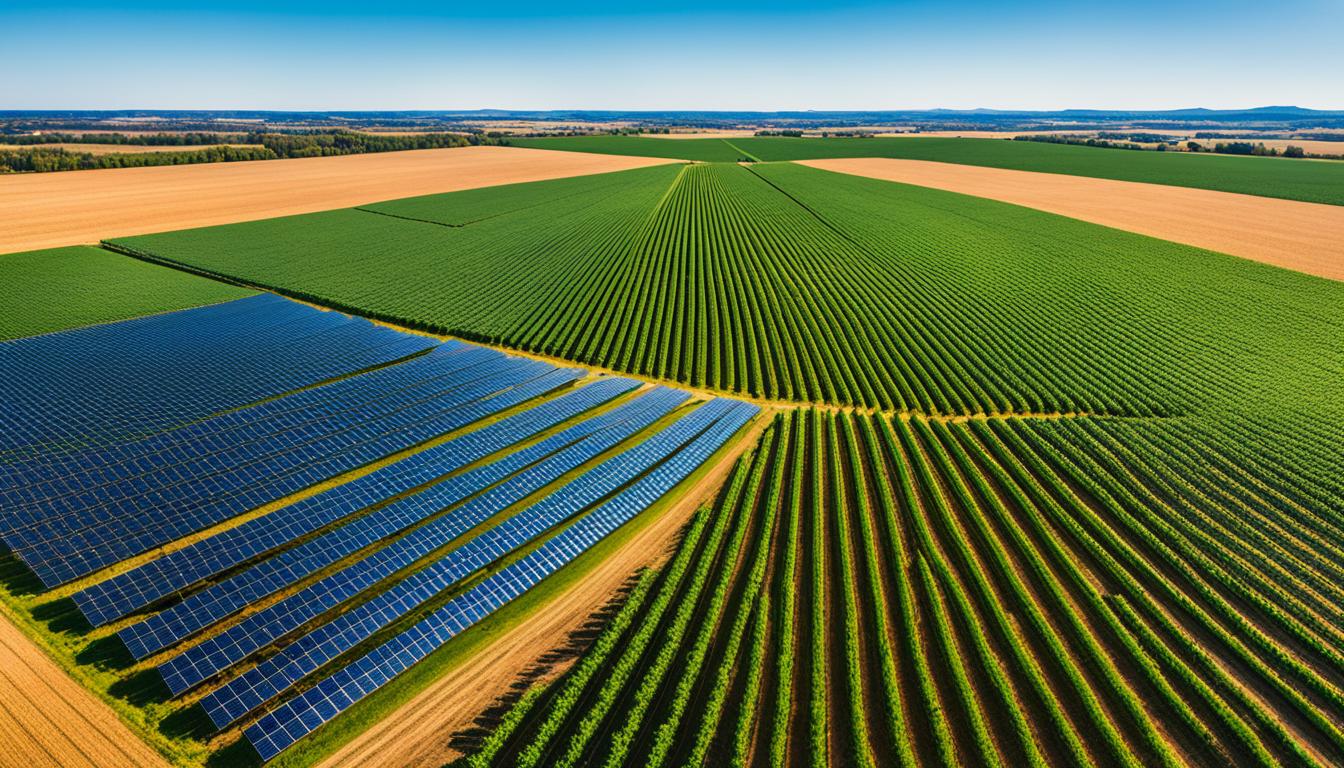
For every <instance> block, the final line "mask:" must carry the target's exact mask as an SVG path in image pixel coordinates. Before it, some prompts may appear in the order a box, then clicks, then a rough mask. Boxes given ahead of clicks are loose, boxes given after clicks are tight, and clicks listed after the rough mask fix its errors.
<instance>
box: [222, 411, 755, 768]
mask: <svg viewBox="0 0 1344 768" xmlns="http://www.w3.org/2000/svg"><path fill="white" fill-rule="evenodd" d="M757 410H758V409H757V408H756V407H755V406H753V405H749V404H746V403H737V404H735V405H734V406H733V407H732V408H731V409H730V410H729V412H728V413H727V414H725V415H724V417H723V418H721V419H720V420H718V421H717V422H716V423H715V424H714V425H713V426H712V427H711V428H710V429H708V430H706V431H704V432H703V433H702V434H701V435H700V436H698V437H697V438H696V439H695V440H693V441H692V442H691V443H690V444H689V445H687V446H686V447H685V448H683V449H682V450H681V452H679V453H678V455H677V456H676V457H674V458H673V459H672V460H670V461H667V462H664V463H663V464H662V465H660V466H659V467H658V468H656V469H654V470H653V471H652V472H650V473H649V474H648V475H646V476H645V477H643V478H641V479H640V480H639V481H637V482H636V483H635V484H634V485H632V486H631V487H629V488H627V489H626V490H624V491H622V492H621V493H619V494H618V495H616V496H615V497H613V498H612V499H611V500H609V501H607V502H606V503H605V504H603V505H602V507H600V508H599V509H598V510H596V511H594V512H593V513H591V514H589V515H588V516H586V517H584V518H583V519H581V520H579V521H578V522H576V523H575V524H574V525H572V526H570V527H569V528H567V529H566V530H564V531H562V532H561V533H559V534H557V535H556V536H555V537H553V538H552V539H550V540H549V541H547V542H546V543H545V544H543V545H542V546H541V547H539V548H538V549H537V550H535V551H534V552H532V553H530V554H528V555H526V556H524V557H523V558H522V559H520V560H519V561H518V562H516V563H513V564H512V565H510V566H508V567H506V568H504V569H502V570H501V571H499V572H498V573H495V574H493V575H491V576H489V577H487V578H486V579H485V580H483V581H482V582H481V583H480V584H478V585H477V586H475V587H473V588H472V589H471V590H469V591H468V592H467V593H465V594H463V595H461V596H460V597H457V598H454V599H453V600H451V601H449V602H448V604H446V605H445V606H444V607H442V608H440V609H439V610H438V611H436V612H434V613H433V614H431V615H430V616H429V617H427V618H426V619H424V620H422V621H420V622H419V623H417V624H415V625H414V626H412V627H411V628H410V629H407V630H406V631H404V632H402V633H401V634H399V635H397V636H395V637H393V638H392V639H390V640H388V641H387V642H385V643H383V644H382V645H380V646H378V647H377V648H375V649H374V650H373V651H371V652H370V653H368V654H367V655H365V656H364V657H362V658H361V659H359V660H358V661H356V662H354V663H352V664H350V665H348V666H346V667H345V668H343V669H341V670H338V671H336V672H335V673H333V674H332V675H331V676H329V677H328V678H326V679H325V680H323V681H322V682H321V683H319V684H318V685H317V686H315V687H313V688H311V689H309V690H308V691H305V692H304V693H302V694H300V695H298V696H297V697H295V698H293V699H291V700H289V701H287V702H285V703H284V704H282V705H280V706H279V707H277V708H275V709H274V710H272V711H270V712H268V713H266V714H265V715H263V716H262V717H261V718H260V719H259V720H258V721H257V722H256V723H255V724H254V725H252V726H251V727H249V728H247V729H246V730H245V731H244V735H245V736H246V738H247V740H248V742H249V743H251V744H252V745H253V747H254V748H255V749H256V750H257V752H258V753H259V754H260V755H261V757H262V759H263V760H270V759H271V758H273V757H275V756H276V755H278V754H280V752H282V751H284V750H285V749H286V748H288V747H289V746H290V745H291V744H293V743H294V742H296V741H298V740H299V739H300V738H302V737H303V736H305V735H307V734H309V733H311V732H312V731H314V730H316V729H317V728H318V727H320V725H321V724H323V723H326V722H327V721H329V720H331V719H332V718H334V717H335V716H336V715H338V714H340V713H341V712H343V711H344V710H345V709H347V708H349V706H351V705H352V704H353V703H354V702H357V701H359V700H360V699H362V698H363V697H364V696H366V695H368V694H369V693H370V692H371V691H373V690H376V689H377V688H379V687H381V686H383V685H385V684H386V683H387V682H389V681H390V680H392V679H393V678H394V677H396V676H397V675H398V674H400V673H401V672H404V671H405V670H407V669H409V668H410V667H411V666H413V665H414V664H415V663H417V662H419V661H420V660H422V659H424V658H425V657H426V656H428V655H429V654H430V653H432V652H433V650H435V649H437V648H439V647H441V646H442V645H443V644H444V643H446V642H447V641H448V640H449V639H451V638H452V637H453V636H454V635H456V634H458V633H460V632H461V631H462V629H464V628H465V627H464V622H463V621H462V620H461V618H460V617H461V615H462V613H463V612H464V611H467V612H468V615H469V616H471V615H475V616H476V617H477V618H475V619H473V622H474V621H476V620H479V616H480V612H482V611H484V612H486V613H488V612H490V611H493V610H495V609H497V608H499V607H500V606H501V605H503V604H504V603H505V602H507V600H508V599H510V598H508V597H507V594H508V593H507V592H504V593H501V592H500V589H499V585H501V584H507V583H510V582H514V581H516V580H518V579H520V578H521V576H520V574H521V573H522V572H524V571H525V570H527V569H528V568H534V569H536V570H538V571H540V572H542V573H545V574H547V575H549V574H550V573H554V572H555V571H556V570H558V569H559V568H561V567H563V566H564V565H566V564H568V563H569V562H570V561H572V560H573V559H574V558H575V557H577V554H576V553H574V550H573V549H572V548H569V549H567V548H566V547H564V546H563V544H564V543H569V542H572V541H574V540H579V541H586V542H589V543H591V542H593V541H596V540H600V539H601V538H602V537H604V536H606V535H608V534H610V533H611V532H612V531H613V530H615V529H616V528H617V527H619V526H620V525H623V524H624V523H625V522H627V521H629V520H630V519H631V518H633V517H634V516H635V515H637V514H638V513H639V512H641V511H643V510H644V509H646V508H647V507H648V506H649V504H651V503H652V500H653V499H657V498H659V497H661V496H662V495H663V494H664V493H666V492H667V491H668V490H670V489H671V488H672V487H674V486H675V485H676V484H677V483H679V482H681V481H682V480H684V479H685V478H686V477H687V476H689V475H690V474H691V472H693V471H694V470H695V468H696V467H697V466H699V465H700V464H702V463H703V462H704V461H705V460H706V459H707V458H708V457H709V456H710V455H711V454H713V452H714V451H715V450H717V449H718V448H719V447H720V446H722V445H723V443H724V442H725V441H727V439H728V438H729V437H730V436H731V435H732V434H733V433H735V432H736V431H737V430H738V429H740V428H741V427H742V425H744V424H745V423H746V422H747V421H748V420H749V419H750V418H751V417H752V416H753V415H754V414H755V413H756V412H757ZM589 545H590V544H589ZM587 546H588V545H585V546H584V547H583V548H582V549H581V550H579V551H580V552H581V551H582V550H583V549H586V548H587ZM470 623H471V622H468V623H467V625H468V626H469V624H470Z"/></svg>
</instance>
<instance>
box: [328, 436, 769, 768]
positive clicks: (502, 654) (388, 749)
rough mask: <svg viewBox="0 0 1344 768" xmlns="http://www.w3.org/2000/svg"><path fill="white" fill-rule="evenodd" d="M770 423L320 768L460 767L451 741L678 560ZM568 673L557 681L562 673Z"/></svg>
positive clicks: (722, 453)
mask: <svg viewBox="0 0 1344 768" xmlns="http://www.w3.org/2000/svg"><path fill="white" fill-rule="evenodd" d="M769 423H770V417H769V415H768V414H765V415H762V416H760V417H758V418H757V419H756V421H754V422H753V423H752V424H750V425H749V426H748V427H747V428H746V429H745V430H744V431H743V432H742V433H740V434H738V435H737V436H735V438H734V440H733V442H731V443H729V444H728V445H726V446H724V448H722V449H721V450H720V453H719V455H718V456H717V457H715V458H712V459H711V460H710V461H708V462H706V463H705V465H704V466H703V467H702V468H701V470H700V472H699V473H698V474H697V476H693V477H692V478H691V480H690V481H689V483H690V484H689V485H688V486H687V488H686V490H685V492H683V493H681V494H680V495H679V496H677V497H676V498H674V499H667V500H665V501H663V502H662V503H660V505H659V507H657V508H655V509H651V510H649V511H648V512H647V513H646V514H645V515H644V516H642V517H641V518H639V519H638V520H637V521H635V522H634V523H633V524H632V525H631V527H630V529H629V530H627V531H624V532H623V533H624V534H625V535H624V537H623V538H622V539H620V540H619V541H613V542H612V543H613V545H614V546H612V547H611V548H610V551H609V552H598V553H595V555H600V557H594V558H593V559H592V561H591V562H590V563H577V564H576V567H575V569H574V572H573V573H572V574H568V576H569V578H568V580H567V581H566V582H565V583H564V584H562V585H559V586H558V587H557V589H556V593H555V594H554V596H553V597H551V598H550V599H549V600H547V601H546V602H545V603H544V604H542V605H539V606H537V607H536V608H535V610H532V611H529V612H527V613H526V614H520V615H519V616H518V617H517V618H516V619H514V620H513V621H510V622H508V623H507V624H503V625H502V626H501V628H500V629H499V630H498V631H497V632H494V633H492V636H491V637H490V638H489V639H488V640H487V641H486V644H484V645H483V646H482V647H481V648H480V649H479V650H476V651H475V652H474V653H472V655H471V656H470V657H469V658H467V659H466V660H465V661H464V662H463V663H462V665H461V666H458V667H455V668H453V669H452V670H451V671H449V672H448V673H447V674H443V675H442V676H440V677H438V678H437V679H434V680H433V682H432V684H430V685H429V686H428V687H426V688H425V689H424V690H423V691H421V692H420V693H418V694H416V695H415V696H414V697H413V698H411V699H410V700H409V701H407V702H406V703H404V704H402V705H401V706H400V707H399V708H397V709H396V710H394V711H393V712H392V714H390V715H388V716H386V717H384V718H383V719H381V720H379V721H378V722H377V723H375V724H373V725H372V726H370V727H369V728H368V729H367V730H365V731H364V732H363V733H361V734H360V735H359V736H357V737H356V738H355V739H353V740H351V741H350V742H348V743H347V744H346V745H344V746H343V747H341V748H340V749H338V750H337V751H335V752H333V753H332V754H331V756H330V757H328V758H327V759H325V760H323V761H322V762H320V763H318V765H319V766H320V768H347V767H353V766H364V765H375V764H377V765H381V764H387V765H399V766H408V767H409V766H417V767H421V768H431V767H432V768H437V766H441V765H444V764H445V763H448V762H449V761H452V760H454V759H456V758H457V757H459V756H460V755H461V753H460V752H459V751H458V750H457V749H456V748H455V747H454V746H453V745H452V744H451V743H450V737H451V736H452V735H453V734H454V733H456V732H458V731H460V730H462V729H465V728H467V727H469V726H470V725H471V724H472V722H473V720H474V718H476V717H477V716H478V715H479V714H480V712H481V709H482V708H483V707H484V706H485V705H487V704H489V703H490V701H491V700H492V699H493V698H497V697H499V696H503V695H504V694H506V693H507V692H508V691H509V689H510V688H511V687H512V685H513V684H514V683H515V682H517V680H518V678H519V676H520V675H521V674H522V673H523V672H525V671H526V670H527V669H529V668H530V667H532V666H533V665H534V664H535V663H536V662H537V661H538V660H539V659H540V658H541V657H542V656H544V655H546V654H548V653H550V652H551V651H554V650H555V649H556V645H557V638H563V637H566V636H568V634H569V633H570V632H573V631H574V630H577V629H579V628H580V627H581V626H582V625H584V624H585V623H586V622H587V621H588V620H589V617H590V616H591V615H592V614H593V613H594V612H595V611H597V610H598V609H600V608H601V607H602V606H603V605H604V604H606V603H607V602H608V601H609V600H610V599H611V598H612V597H613V595H615V594H616V593H617V592H618V591H619V590H620V589H621V587H622V585H623V584H625V583H627V581H628V580H629V578H630V576H631V574H633V573H635V572H637V571H638V570H639V569H641V568H645V567H657V566H659V565H661V564H662V563H663V561H665V560H666V559H667V557H668V555H669V554H670V552H671V549H672V548H673V547H672V544H674V542H675V537H676V534H677V532H678V531H679V530H681V529H682V527H683V526H684V525H685V524H686V522H687V521H688V520H689V519H690V517H691V515H692V514H693V513H694V512H695V511H696V510H697V509H698V508H699V507H700V506H701V505H702V504H706V503H708V502H710V501H711V500H712V496H713V494H714V493H715V492H716V491H717V490H718V489H719V487H720V486H721V485H722V484H723V482H724V481H725V479H726V478H727V476H728V473H729V471H730V470H731V469H732V468H733V466H734V465H735V463H736V462H737V461H738V460H739V459H740V457H741V456H742V455H744V454H745V453H746V452H747V451H749V450H751V449H753V448H756V447H757V445H758V441H759V438H760V436H761V434H762V432H764V430H765V429H766V427H767V426H768V425H769ZM564 666H567V665H560V666H558V667H557V668H556V669H554V670H552V674H555V673H558V672H562V671H563V668H564Z"/></svg>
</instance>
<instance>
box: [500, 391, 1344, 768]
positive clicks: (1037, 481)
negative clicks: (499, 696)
mask: <svg viewBox="0 0 1344 768" xmlns="http://www.w3.org/2000/svg"><path fill="white" fill-rule="evenodd" d="M1189 429H1190V427H1188V426H1186V425H1184V424H1182V423H1180V422H1162V421H1159V422H1138V423H1127V422H1123V421H1114V420H1093V419H1076V420H1057V421H1044V420H1027V419H1006V420H971V421H968V422H958V423H945V422H941V421H926V420H923V419H919V418H915V419H900V418H895V419H893V418H890V417H884V416H877V415H873V416H865V415H849V414H837V413H818V412H814V411H791V412H787V413H784V414H781V415H779V416H777V418H776V422H775V423H774V425H773V426H772V427H771V429H770V430H769V431H768V432H767V434H766V436H765V437H764V438H763V441H762V443H761V445H760V448H759V450H758V452H757V453H756V455H755V456H754V458H752V459H750V460H744V461H743V463H742V464H741V465H740V466H739V468H738V470H737V472H736V474H735V479H734V481H733V483H732V484H731V485H730V486H729V488H728V489H727V490H726V491H725V492H724V493H723V494H722V495H721V497H720V498H719V500H718V501H717V502H716V504H715V505H714V506H713V507H712V508H707V509H706V510H703V511H702V513H701V514H700V516H699V517H698V518H697V520H696V523H695V524H694V525H693V527H692V528H691V529H690V533H689V534H688V536H687V539H686V542H685V544H684V545H683V546H682V548H681V549H679V551H678V554H677V555H676V559H675V560H674V561H673V564H672V565H671V566H669V567H668V569H666V570H665V572H664V575H661V576H660V577H659V578H658V579H657V581H656V582H655V583H654V584H653V585H652V587H651V588H650V590H651V591H650V593H649V595H648V596H647V597H645V596H642V595H641V596H640V600H641V601H642V602H643V604H644V605H646V606H651V607H643V606H641V605H636V607H635V608H634V610H635V611H638V612H639V616H638V618H636V619H634V620H628V619H627V620H619V619H618V620H617V621H615V622H614V623H613V624H612V625H611V627H610V628H609V629H608V630H607V631H606V632H605V634H603V635H602V636H601V637H600V638H599V640H598V641H597V647H598V648H599V649H600V654H601V656H600V660H599V659H598V658H597V657H589V659H591V660H593V664H592V665H591V666H592V669H590V668H589V664H588V661H589V659H586V660H585V662H584V663H583V664H581V665H580V667H579V669H578V671H577V672H575V673H573V674H571V675H570V676H568V677H566V678H563V679H562V680H561V681H560V682H558V683H557V684H556V690H557V691H559V693H557V694H555V695H551V694H549V693H548V694H545V695H542V694H529V696H528V697H527V698H525V699H524V702H525V704H524V705H523V706H521V707H520V708H519V709H518V710H516V711H515V713H514V714H511V715H509V716H508V717H507V718H506V722H509V723H510V724H511V725H510V728H509V729H508V730H507V731H506V732H501V733H499V734H496V736H495V739H494V741H493V742H492V744H494V747H493V750H494V751H492V752H491V753H490V757H491V759H494V760H496V761H497V764H506V765H507V764H524V765H529V764H537V763H536V761H535V758H534V759H515V757H517V756H539V755H547V754H555V753H557V750H562V749H564V748H565V747H566V746H568V747H569V751H568V752H566V757H567V758H570V760H575V759H578V758H581V762H583V763H585V764H605V765H619V764H631V763H637V764H645V765H667V764H678V765H681V764H732V765H752V764H770V765H783V764H791V765H800V764H806V765H965V764H976V765H1095V766H1101V765H1131V766H1145V765H1168V766H1180V765H1219V764H1238V765H1243V764H1250V765H1265V766H1269V765H1281V764H1298V765H1321V766H1324V765H1331V764H1336V763H1337V762H1338V761H1339V760H1340V759H1341V758H1344V739H1341V738H1340V736H1341V732H1340V728H1341V726H1344V700H1341V699H1340V695H1339V693H1340V691H1339V687H1338V686H1339V684H1340V683H1339V681H1340V675H1341V668H1340V666H1339V665H1338V663H1337V662H1336V661H1335V659H1336V656H1337V654H1338V653H1339V652H1340V650H1341V649H1342V648H1344V643H1342V642H1341V641H1340V637H1339V636H1338V634H1337V633H1336V632H1335V631H1334V630H1333V629H1332V628H1333V627H1337V626H1338V617H1337V610H1335V609H1332V608H1331V606H1332V605H1334V606H1337V605H1338V602H1334V603H1331V602H1330V601H1331V600H1333V599H1334V598H1335V596H1336V589H1337V588H1336V587H1335V586H1334V585H1335V583H1336V582H1333V581H1331V579H1330V578H1329V574H1330V573H1333V571H1334V569H1335V568H1338V567H1340V565H1341V564H1344V563H1342V562H1341V560H1340V558H1338V557H1337V556H1336V552H1334V551H1331V550H1329V549H1326V550H1322V551H1318V552H1316V553H1315V557H1314V559H1312V560H1308V559H1305V558H1298V559H1292V560H1289V559H1288V555H1289V554H1291V549H1292V547H1291V542H1292V541H1294V540H1298V539H1302V538H1303V537H1304V536H1306V535H1307V533H1308V532H1307V530H1306V528H1305V525H1306V524H1308V523H1310V522H1311V521H1304V520H1302V519H1299V517H1298V516H1296V515H1294V514H1293V513H1292V511H1291V506H1280V505H1276V504H1275V503H1273V499H1274V494H1275V492H1276V491H1278V490H1280V489H1279V488H1278V487H1277V483H1273V482H1266V483H1263V484H1262V485H1261V486H1260V487H1256V486H1255V485H1254V484H1251V483H1245V482H1242V483H1230V484H1229V483H1228V478H1229V476H1230V471H1229V470H1228V469H1226V468H1223V469H1220V470H1219V472H1218V473H1216V474H1215V473H1213V471H1212V470H1213V469H1214V468H1213V467H1212V466H1211V465H1207V464H1200V463H1199V461H1200V460H1199V459H1198V458H1197V457H1196V456H1194V455H1193V453H1194V452H1193V451H1192V450H1190V449H1188V448H1186V447H1185V446H1186V443H1185V442H1184V438H1187V437H1188V430H1189ZM1131 448H1132V449H1133V450H1131ZM1223 458H1224V460H1225V463H1227V464H1228V465H1229V466H1240V464H1239V463H1238V462H1237V460H1236V459H1235V458H1231V457H1223ZM1218 489H1222V490H1225V491H1226V493H1224V494H1221V495H1216V494H1215V491H1216V490H1218ZM1184 496H1190V497H1195V496H1197V497H1198V498H1199V499H1200V500H1201V506H1200V507H1198V508H1196V507H1194V506H1193V505H1185V506H1183V505H1182V504H1181V499H1182V498H1183V497H1184ZM1196 509H1198V510H1202V512H1201V513H1199V514H1196ZM1252 513H1253V514H1254V515H1255V516H1256V519H1257V520H1262V521H1264V523H1265V524H1267V525H1272V526H1274V530H1276V531H1278V532H1281V534H1282V535H1281V536H1279V537H1275V538H1272V539H1271V538H1267V537H1264V536H1256V535H1252V534H1253V533H1254V531H1252V530H1251V529H1248V528H1237V527H1233V526H1231V525H1227V524H1225V523H1219V521H1221V520H1224V519H1226V520H1230V519H1232V516H1233V515H1234V514H1252ZM1215 523H1218V524H1215ZM1214 531H1217V532H1218V533H1217V535H1215V533H1214ZM702 532H708V535H706V534H705V533H702ZM706 542H710V543H708V544H707V543H706ZM715 542H721V543H715ZM1238 553H1240V556H1237V554H1238ZM1289 562H1291V563H1292V565H1293V568H1291V569H1290V568H1288V567H1287V564H1288V563H1289ZM683 574H688V575H683ZM1318 593H1319V594H1318ZM623 615H624V614H622V616H623ZM599 665H600V668H599ZM603 668H604V669H605V670H606V671H602V669H603ZM552 702H558V703H557V704H553V703H552ZM575 711H582V712H584V713H585V715H584V717H583V718H582V719H581V720H576V718H575V715H574V712H575ZM532 723H540V725H530V724H532ZM575 739H580V741H581V749H579V750H577V751H576V750H575V748H574V745H575V744H576V743H579V742H576V741H575Z"/></svg>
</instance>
